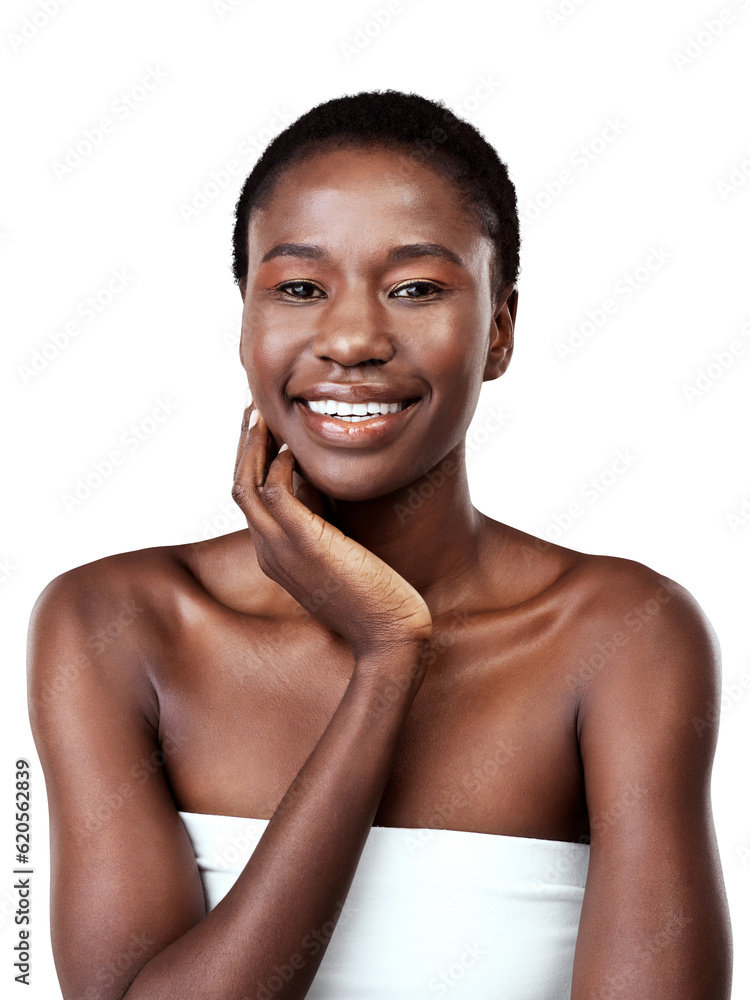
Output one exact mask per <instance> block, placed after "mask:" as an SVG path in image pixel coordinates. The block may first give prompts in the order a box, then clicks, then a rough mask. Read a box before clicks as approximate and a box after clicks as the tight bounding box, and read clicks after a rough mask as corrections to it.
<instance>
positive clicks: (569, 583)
mask: <svg viewBox="0 0 750 1000" xmlns="http://www.w3.org/2000/svg"><path fill="white" fill-rule="evenodd" d="M544 555H545V557H546V558H547V559H548V560H549V561H550V562H551V563H552V564H553V565H556V566H557V567H559V569H558V570H556V572H557V573H558V575H557V576H556V578H555V582H554V584H553V586H551V587H550V590H549V591H548V593H550V594H554V595H556V601H555V606H556V608H557V611H558V614H559V617H560V626H561V627H562V628H563V631H564V634H565V635H566V636H567V639H566V640H565V642H564V645H565V646H566V647H567V648H566V651H565V655H564V660H565V663H564V669H565V683H566V687H567V688H568V689H569V690H572V691H573V692H574V694H575V701H576V704H577V706H578V707H577V715H578V726H579V733H580V730H581V726H582V723H583V722H584V721H589V722H591V721H592V720H593V719H595V718H599V717H606V716H608V715H609V713H610V712H612V711H613V709H612V706H613V705H615V704H616V703H617V701H618V700H619V699H627V700H631V701H635V702H637V703H638V704H641V705H643V704H645V703H647V702H648V699H649V697H650V698H651V701H650V708H651V710H655V708H656V705H661V710H662V711H663V712H664V713H666V712H668V711H670V709H671V710H672V711H673V712H677V713H679V712H683V713H684V712H685V711H688V709H690V710H691V712H692V711H693V710H694V712H695V714H697V715H698V716H700V713H701V712H703V713H705V711H706V705H707V703H710V702H711V699H712V698H714V697H716V695H717V690H718V688H719V686H720V673H721V669H720V650H719V643H718V639H717V637H716V633H715V631H714V629H713V627H712V625H711V623H710V621H709V619H708V617H707V616H706V614H705V612H704V611H703V609H702V607H701V606H700V604H699V603H698V601H697V600H696V598H695V597H694V596H693V594H692V593H691V592H690V591H689V590H688V589H687V588H686V587H684V586H682V585H681V584H680V583H678V582H677V581H676V580H673V579H671V578H670V577H668V576H665V575H664V574H663V573H659V572H658V571H656V570H654V569H652V568H651V567H649V566H646V565H645V564H643V563H641V562H638V561H636V560H634V559H626V558H622V557H618V556H606V555H597V554H589V553H584V552H578V551H576V550H573V549H567V548H565V547H562V546H550V550H549V551H548V550H547V549H545V550H544Z"/></svg>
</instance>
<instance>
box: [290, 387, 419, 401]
mask: <svg viewBox="0 0 750 1000" xmlns="http://www.w3.org/2000/svg"><path fill="white" fill-rule="evenodd" d="M289 395H290V396H291V397H292V399H293V400H295V401H296V400H297V399H306V400H308V401H309V400H311V399H335V400H336V401H337V402H339V403H369V402H375V403H401V402H405V401H406V400H407V399H417V398H418V397H419V396H420V393H418V392H411V393H409V392H400V391H399V390H397V389H391V388H389V387H388V386H387V385H382V384H381V385H377V384H374V383H372V382H358V383H356V384H355V383H352V384H351V385H344V384H343V383H341V382H319V383H318V384H317V385H313V386H310V388H309V389H305V390H303V391H302V392H293V393H290V394H289Z"/></svg>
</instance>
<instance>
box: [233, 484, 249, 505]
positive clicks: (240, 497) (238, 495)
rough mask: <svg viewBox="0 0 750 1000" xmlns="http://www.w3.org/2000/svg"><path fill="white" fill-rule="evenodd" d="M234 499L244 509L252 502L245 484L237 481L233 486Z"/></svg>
mask: <svg viewBox="0 0 750 1000" xmlns="http://www.w3.org/2000/svg"><path fill="white" fill-rule="evenodd" d="M232 499H233V500H234V502H235V503H236V504H238V505H239V506H240V507H242V508H243V509H244V508H245V507H247V505H248V504H249V502H250V490H249V489H248V488H247V486H246V485H245V483H239V482H236V481H235V482H234V483H233V484H232Z"/></svg>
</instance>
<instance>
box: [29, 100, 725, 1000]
mask: <svg viewBox="0 0 750 1000" xmlns="http://www.w3.org/2000/svg"><path fill="white" fill-rule="evenodd" d="M236 223H237V224H236V229H235V244H234V251H235V256H234V264H235V279H236V280H237V283H238V285H239V288H240V292H241V294H242V298H243V302H244V309H243V319H242V340H241V360H242V364H243V366H244V368H245V371H246V372H247V377H248V384H249V388H250V390H251V391H252V398H253V400H254V403H253V405H252V406H249V407H248V408H247V409H246V411H245V414H244V418H243V423H242V430H241V434H240V443H239V449H238V455H237V464H236V468H235V480H234V487H233V496H234V498H235V500H236V501H237V503H238V504H239V505H240V507H241V508H242V510H243V512H244V513H245V515H246V517H247V522H248V530H247V531H239V532H235V533H233V534H230V535H226V536H224V537H221V538H218V539H213V540H211V541H208V542H204V543H200V544H193V545H177V546H165V547H160V548H155V549H146V550H143V551H138V552H131V553H124V554H120V555H116V556H111V557H109V558H106V559H102V560H99V561H97V562H95V563H91V564H89V565H86V566H81V567H78V568H77V569H74V570H72V571H70V572H68V573H65V574H63V575H62V576H61V577H58V578H57V579H55V580H53V581H52V583H50V584H49V585H48V587H47V588H46V590H45V591H44V592H43V594H42V596H41V597H40V599H39V601H38V603H37V607H36V608H35V612H34V616H33V620H32V638H31V655H30V711H31V718H32V726H33V732H34V737H35V740H36V743H37V747H38V750H39V755H40V759H41V761H42V764H43V767H44V772H45V777H46V781H47V788H48V795H49V804H50V823H51V838H52V865H53V889H52V925H53V927H52V933H53V949H54V954H55V961H56V965H57V970H58V974H59V977H60V981H61V984H62V988H63V991H64V995H65V996H66V997H76V998H78V997H86V998H87V1000H90V998H94V997H96V998H103V1000H115V998H117V1000H119V998H121V997H127V998H129V1000H145V998H156V997H158V998H160V1000H163V998H171V997H175V998H177V997H179V998H185V997H212V998H217V1000H219V998H221V1000H225V998H226V1000H229V998H232V1000H238V998H256V997H272V996H273V997H283V998H299V997H309V998H320V1000H323V998H324V1000H340V998H346V1000H353V998H355V997H377V998H379V1000H385V998H388V1000H391V998H399V997H409V998H417V997H428V996H435V995H445V994H449V995H450V996H452V997H454V998H459V997H472V998H473V1000H478V998H483V997H497V996H503V997H504V998H505V1000H515V998H521V997H523V998H529V997H534V998H535V1000H548V998H549V1000H552V998H559V997H573V998H574V1000H584V998H585V1000H590V998H592V997H602V998H604V997H615V996H617V997H621V998H630V997H633V998H635V997H642V996H646V995H647V996H649V997H651V998H654V1000H666V998H672V997H675V998H676V997H679V998H680V1000H693V998H694V1000H698V998H701V1000H724V998H726V997H728V996H729V980H730V966H731V960H730V943H729V942H730V929H729V918H728V914H727V906H726V898H725V893H724V886H723V882H722V876H721V868H720V863H719V859H718V852H717V848H716V840H715V833H714V827H713V820H712V816H711V806H710V775H711V766H712V760H713V754H714V748H715V738H714V737H713V736H712V734H714V733H715V730H714V729H710V730H708V731H706V732H703V731H702V730H701V731H700V732H699V731H698V729H697V728H696V726H695V725H694V724H693V722H692V721H691V720H694V719H695V718H699V717H700V716H701V715H702V714H703V713H704V712H705V706H706V704H707V703H708V702H714V701H715V700H716V695H717V691H718V684H719V666H718V647H717V643H716V639H715V636H714V634H713V631H712V629H711V626H710V624H709V623H708V622H707V620H706V618H705V616H704V615H703V613H702V611H701V609H700V608H699V607H698V606H697V604H696V602H695V600H694V599H693V598H692V597H691V595H690V594H689V593H688V592H687V591H686V590H685V589H684V588H682V587H681V586H679V585H678V584H676V583H674V582H673V581H672V580H669V579H667V578H665V577H663V576H661V575H660V574H658V573H656V572H654V571H653V570H651V569H649V568H647V567H646V566H643V565H642V564H640V563H637V562H634V561H632V560H628V559H621V558H609V557H603V556H595V555H590V554H587V553H582V552H577V551H575V550H573V549H569V548H565V547H563V546H559V545H552V544H549V543H547V542H544V541H542V540H541V539H538V538H534V537H532V536H530V535H528V534H526V533H524V532H522V531H518V530H516V529H514V528H512V527H510V526H508V525H505V524H502V523H500V522H497V521H494V520H492V519H491V518H489V517H487V516H486V515H484V514H482V513H480V512H479V511H477V510H476V509H475V508H474V507H473V505H472V503H471V500H470V496H469V491H468V486H467V476H466V469H465V463H464V436H465V433H466V431H467V428H468V426H469V423H470V421H471V418H472V415H473V413H474V410H475V407H476V403H477V399H478V396H479V392H480V388H481V386H482V383H483V382H484V381H488V380H491V379H495V378H498V377H499V376H500V375H502V374H503V372H504V371H505V369H506V368H507V366H508V363H509V361H510V357H511V354H512V350H513V332H514V324H515V316H516V303H517V291H516V278H517V271H518V219H517V215H516V200H515V191H514V189H513V185H512V184H511V182H510V180H509V179H508V176H507V172H506V170H505V167H504V165H503V164H502V162H501V161H500V160H499V159H498V157H497V154H496V153H495V151H494V150H493V149H492V148H491V147H490V146H489V145H488V144H487V143H486V141H485V140H484V139H483V138H482V137H481V135H479V133H478V132H477V131H476V130H475V129H474V128H473V127H472V126H470V125H469V124H467V123H465V122H462V121H460V120H458V119H456V118H455V117H454V116H452V115H451V114H450V112H447V111H446V109H445V107H444V106H442V105H441V104H439V103H434V102H432V101H428V100H426V99H424V98H421V97H418V96H416V95H409V94H402V93H399V92H396V91H385V92H373V93H362V94H357V95H354V96H349V97H344V98H340V99H337V100H334V101H329V102H327V103H325V104H322V105H320V106H318V107H316V108H313V109H312V110H311V111H310V112H308V113H307V114H306V115H304V116H302V118H300V119H299V120H298V121H297V122H295V123H293V124H292V125H291V126H290V127H289V128H288V129H287V130H286V131H285V132H284V133H282V134H281V135H280V136H278V137H277V138H276V139H275V140H274V141H273V142H272V143H271V145H270V146H269V148H268V149H267V150H266V152H265V153H264V155H263V157H262V158H261V159H260V161H259V162H258V164H256V166H255V168H254V169H253V171H252V173H251V174H250V177H249V178H248V180H247V181H246V183H245V187H244V188H243V192H242V194H241V196H240V199H239V201H238V204H237V212H236ZM113 622H119V623H120V625H119V626H118V627H117V628H115V629H112V628H111V627H110V626H111V624H112V623H113ZM113 636H114V637H113ZM107 637H109V638H107ZM334 929H335V930H334Z"/></svg>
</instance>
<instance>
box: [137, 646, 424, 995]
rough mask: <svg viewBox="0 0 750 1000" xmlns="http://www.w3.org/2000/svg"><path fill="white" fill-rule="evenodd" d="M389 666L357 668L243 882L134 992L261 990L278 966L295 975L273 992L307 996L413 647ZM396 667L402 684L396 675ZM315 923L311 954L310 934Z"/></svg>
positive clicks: (413, 665)
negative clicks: (318, 943)
mask: <svg viewBox="0 0 750 1000" xmlns="http://www.w3.org/2000/svg"><path fill="white" fill-rule="evenodd" d="M382 666H383V665H382V664H381V665H380V667H381V669H380V671H379V670H378V664H377V663H372V662H369V663H364V664H363V663H359V664H358V665H357V668H355V671H354V674H353V676H352V679H351V681H350V683H349V686H348V688H347V690H346V692H345V694H344V697H343V698H342V700H341V703H340V704H339V706H338V708H337V709H336V712H335V713H334V715H333V718H332V719H331V722H330V723H329V725H328V727H327V729H326V731H325V732H324V733H323V735H322V737H321V738H320V740H319V742H318V744H317V746H316V747H315V749H314V750H313V752H312V753H311V755H310V757H309V758H308V759H307V761H306V762H305V764H304V766H303V767H302V769H301V770H300V772H299V774H298V776H297V778H296V779H295V781H294V782H293V783H292V786H291V787H290V789H289V790H288V792H287V793H286V795H285V796H284V798H283V799H282V801H281V803H280V804H279V807H278V808H277V810H276V812H275V813H274V815H273V817H272V818H271V820H270V821H269V823H268V826H267V828H266V830H265V832H264V834H263V836H262V837H261V839H260V841H259V843H258V845H257V847H256V848H255V851H254V852H253V855H252V857H251V858H250V860H249V861H248V863H247V865H246V866H245V868H244V870H243V871H242V873H241V874H240V876H239V878H238V879H237V881H236V882H235V884H234V885H233V886H232V888H231V889H230V891H229V892H228V893H227V895H226V896H225V897H224V898H223V899H222V900H221V901H220V902H219V903H218V904H217V906H216V907H215V908H214V909H213V910H212V911H211V912H210V913H209V914H207V916H206V917H205V918H204V919H203V920H202V921H200V923H198V924H197V925H196V926H195V927H193V928H192V929H191V930H190V931H188V932H187V933H186V934H184V935H183V936H182V937H181V938H179V939H178V940H176V941H174V942H173V943H172V944H171V945H169V946H168V947H167V948H165V949H164V950H163V951H162V952H160V953H159V954H158V955H156V956H154V957H153V958H152V959H151V960H150V961H149V962H148V963H147V964H146V965H145V966H144V967H143V969H141V971H140V972H139V974H138V975H137V977H136V978H135V980H134V981H133V983H132V984H131V986H130V988H129V989H128V991H127V993H126V994H125V995H124V996H125V998H127V1000H171V998H175V1000H176V998H179V1000H183V998H185V997H204V996H205V997H211V998H212V1000H242V998H255V997H256V996H257V995H258V991H259V989H260V988H261V986H262V984H265V983H267V981H268V980H269V979H270V978H271V977H273V976H274V970H275V967H277V966H280V967H286V968H287V969H293V970H294V972H293V974H292V975H291V976H290V977H289V978H288V981H286V982H285V983H284V986H283V988H282V989H281V990H279V991H275V993H274V995H275V996H278V997H279V1000H297V998H301V997H304V996H306V994H307V991H308V990H309V988H310V985H311V983H312V981H313V979H314V977H315V974H316V972H317V970H318V968H319V966H320V963H321V961H322V958H323V955H324V954H325V950H326V945H327V942H328V940H329V939H330V935H322V934H320V929H321V928H322V927H323V926H324V925H326V924H329V927H330V923H329V922H332V923H334V924H335V922H336V920H337V919H338V917H339V915H340V912H341V908H342V906H343V904H344V901H345V899H346V896H347V894H348V892H349V888H350V886H351V882H352V878H353V876H354V872H355V871H356V868H357V864H358V862H359V859H360V856H361V853H362V849H363V847H364V844H365V841H366V840H367V836H368V833H369V831H370V828H371V826H372V821H373V819H374V816H375V813H376V812H377V808H378V805H379V802H380V799H381V797H382V794H383V789H384V787H385V784H386V782H387V780H388V776H389V774H390V771H391V767H392V763H393V758H394V755H395V751H396V748H397V746H398V741H399V737H400V734H401V730H402V728H403V724H404V721H405V719H406V716H407V714H408V712H409V709H410V707H411V703H412V701H413V699H414V696H415V695H416V692H417V690H418V689H419V686H420V684H421V679H422V673H421V668H420V667H419V655H418V653H416V652H415V653H409V654H406V655H405V656H404V657H403V659H402V661H401V662H400V664H399V669H398V670H397V671H395V670H394V669H393V667H394V665H393V663H389V664H388V670H387V671H386V670H383V669H382ZM358 668H361V669H358ZM396 676H398V677H400V678H401V679H402V680H401V683H399V684H395V683H394V682H393V681H390V682H389V681H388V678H389V677H390V678H394V677H396ZM316 931H318V937H317V938H316V939H317V940H319V941H321V947H320V949H319V950H318V951H317V953H316V954H312V953H311V949H309V948H308V949H305V948H304V946H303V941H304V940H305V939H307V940H308V941H309V940H310V939H309V938H308V935H314V934H315V932H316Z"/></svg>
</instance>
